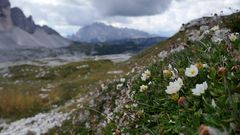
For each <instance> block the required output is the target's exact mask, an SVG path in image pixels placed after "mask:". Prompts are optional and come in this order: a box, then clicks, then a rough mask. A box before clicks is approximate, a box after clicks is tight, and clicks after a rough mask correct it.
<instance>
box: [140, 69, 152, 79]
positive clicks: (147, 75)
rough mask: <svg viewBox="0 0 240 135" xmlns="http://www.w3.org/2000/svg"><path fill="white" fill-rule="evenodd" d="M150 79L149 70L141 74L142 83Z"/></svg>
mask: <svg viewBox="0 0 240 135" xmlns="http://www.w3.org/2000/svg"><path fill="white" fill-rule="evenodd" d="M150 77H151V72H150V71H149V70H146V71H145V72H144V73H142V77H141V79H142V81H147V79H149V78H150Z"/></svg>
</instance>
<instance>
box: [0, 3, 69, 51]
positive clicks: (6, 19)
mask: <svg viewBox="0 0 240 135" xmlns="http://www.w3.org/2000/svg"><path fill="white" fill-rule="evenodd" d="M69 44H70V42H69V41H68V40H66V39H65V38H63V37H61V36H60V35H59V34H58V33H57V32H56V31H55V30H53V29H51V28H50V27H48V26H39V25H36V24H35V22H34V21H33V19H32V17H31V16H29V17H26V16H25V15H24V13H23V11H22V10H21V9H20V8H17V7H14V8H11V4H10V2H9V0H0V49H10V50H12V49H17V48H21V49H22V48H39V47H44V48H59V47H65V46H68V45H69Z"/></svg>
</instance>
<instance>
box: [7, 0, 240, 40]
mask: <svg viewBox="0 0 240 135" xmlns="http://www.w3.org/2000/svg"><path fill="white" fill-rule="evenodd" d="M94 1H95V0H48V1H39V0H11V3H12V6H18V7H20V8H21V9H22V10H23V11H24V13H25V14H27V15H32V16H33V19H34V20H35V21H36V22H37V23H38V24H47V25H49V26H51V27H53V28H55V29H56V30H57V31H59V32H60V33H61V34H64V35H66V34H71V33H74V32H76V31H77V30H78V28H80V27H82V26H84V25H87V24H90V23H93V22H96V21H101V22H106V23H108V24H112V25H114V26H118V27H130V28H136V29H140V30H144V31H147V32H151V33H157V34H161V35H171V34H174V33H175V32H176V31H178V29H179V28H180V26H181V25H182V23H187V22H188V21H190V20H192V19H195V18H199V17H202V16H208V15H210V14H211V13H220V11H221V10H223V11H225V13H226V11H228V12H229V10H228V8H229V7H232V8H234V9H240V1H239V0H221V1H220V0H219V1H216V0H172V3H171V4H170V5H165V6H166V11H165V12H163V13H161V12H162V11H164V10H165V9H164V8H163V7H161V5H160V6H159V8H162V9H161V10H160V11H159V14H157V12H155V10H150V11H149V10H146V11H145V12H146V13H144V12H143V13H140V11H139V9H141V4H138V5H133V6H129V7H135V8H136V10H134V11H132V10H129V11H128V12H129V13H127V12H122V11H120V10H119V9H117V11H113V10H114V8H113V7H114V6H113V7H109V9H108V10H107V11H108V12H109V13H108V14H107V13H105V14H104V12H107V11H106V10H102V9H100V7H102V6H103V5H104V4H105V3H103V4H101V5H96V3H95V4H93V3H91V2H94ZM99 1H100V0H98V3H99ZM119 1H120V0H119ZM119 1H117V5H119ZM135 1H136V0H135ZM141 1H145V0H141ZM95 2H96V1H95ZM101 2H102V1H101ZM121 2H122V1H121ZM154 2H155V3H156V1H155V0H154ZM120 4H121V3H120ZM107 5H109V6H110V5H111V6H112V5H114V3H113V2H110V3H109V4H106V5H105V6H107ZM115 5H116V4H115ZM123 5H124V4H123ZM168 6H169V7H168ZM103 7H104V6H103ZM167 7H168V8H167ZM148 8H149V9H151V8H156V6H152V7H151V4H150V5H149V7H148ZM144 9H147V8H144ZM110 11H111V12H110ZM138 11H139V13H138ZM130 12H132V13H130ZM160 13H161V14H160ZM121 14H122V15H121ZM151 14H155V15H151ZM124 15H126V16H127V17H124ZM141 15H145V16H141ZM146 15H148V16H146Z"/></svg>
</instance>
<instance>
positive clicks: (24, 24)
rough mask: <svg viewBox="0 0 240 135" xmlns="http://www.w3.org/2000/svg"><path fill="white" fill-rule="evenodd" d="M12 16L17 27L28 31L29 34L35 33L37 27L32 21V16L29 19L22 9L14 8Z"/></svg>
mask: <svg viewBox="0 0 240 135" xmlns="http://www.w3.org/2000/svg"><path fill="white" fill-rule="evenodd" d="M11 12H12V14H11V16H12V21H13V24H14V25H15V26H18V27H19V28H21V29H23V30H25V31H27V32H28V33H34V32H35V30H36V28H37V26H36V24H35V23H34V21H33V20H32V16H29V17H28V18H27V17H26V16H25V15H24V13H23V11H22V10H21V9H20V8H17V7H15V8H12V9H11Z"/></svg>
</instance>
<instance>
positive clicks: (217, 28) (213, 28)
mask: <svg viewBox="0 0 240 135" xmlns="http://www.w3.org/2000/svg"><path fill="white" fill-rule="evenodd" d="M210 30H212V31H217V30H219V26H218V25H217V26H214V27H212V28H211V29H210Z"/></svg>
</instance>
